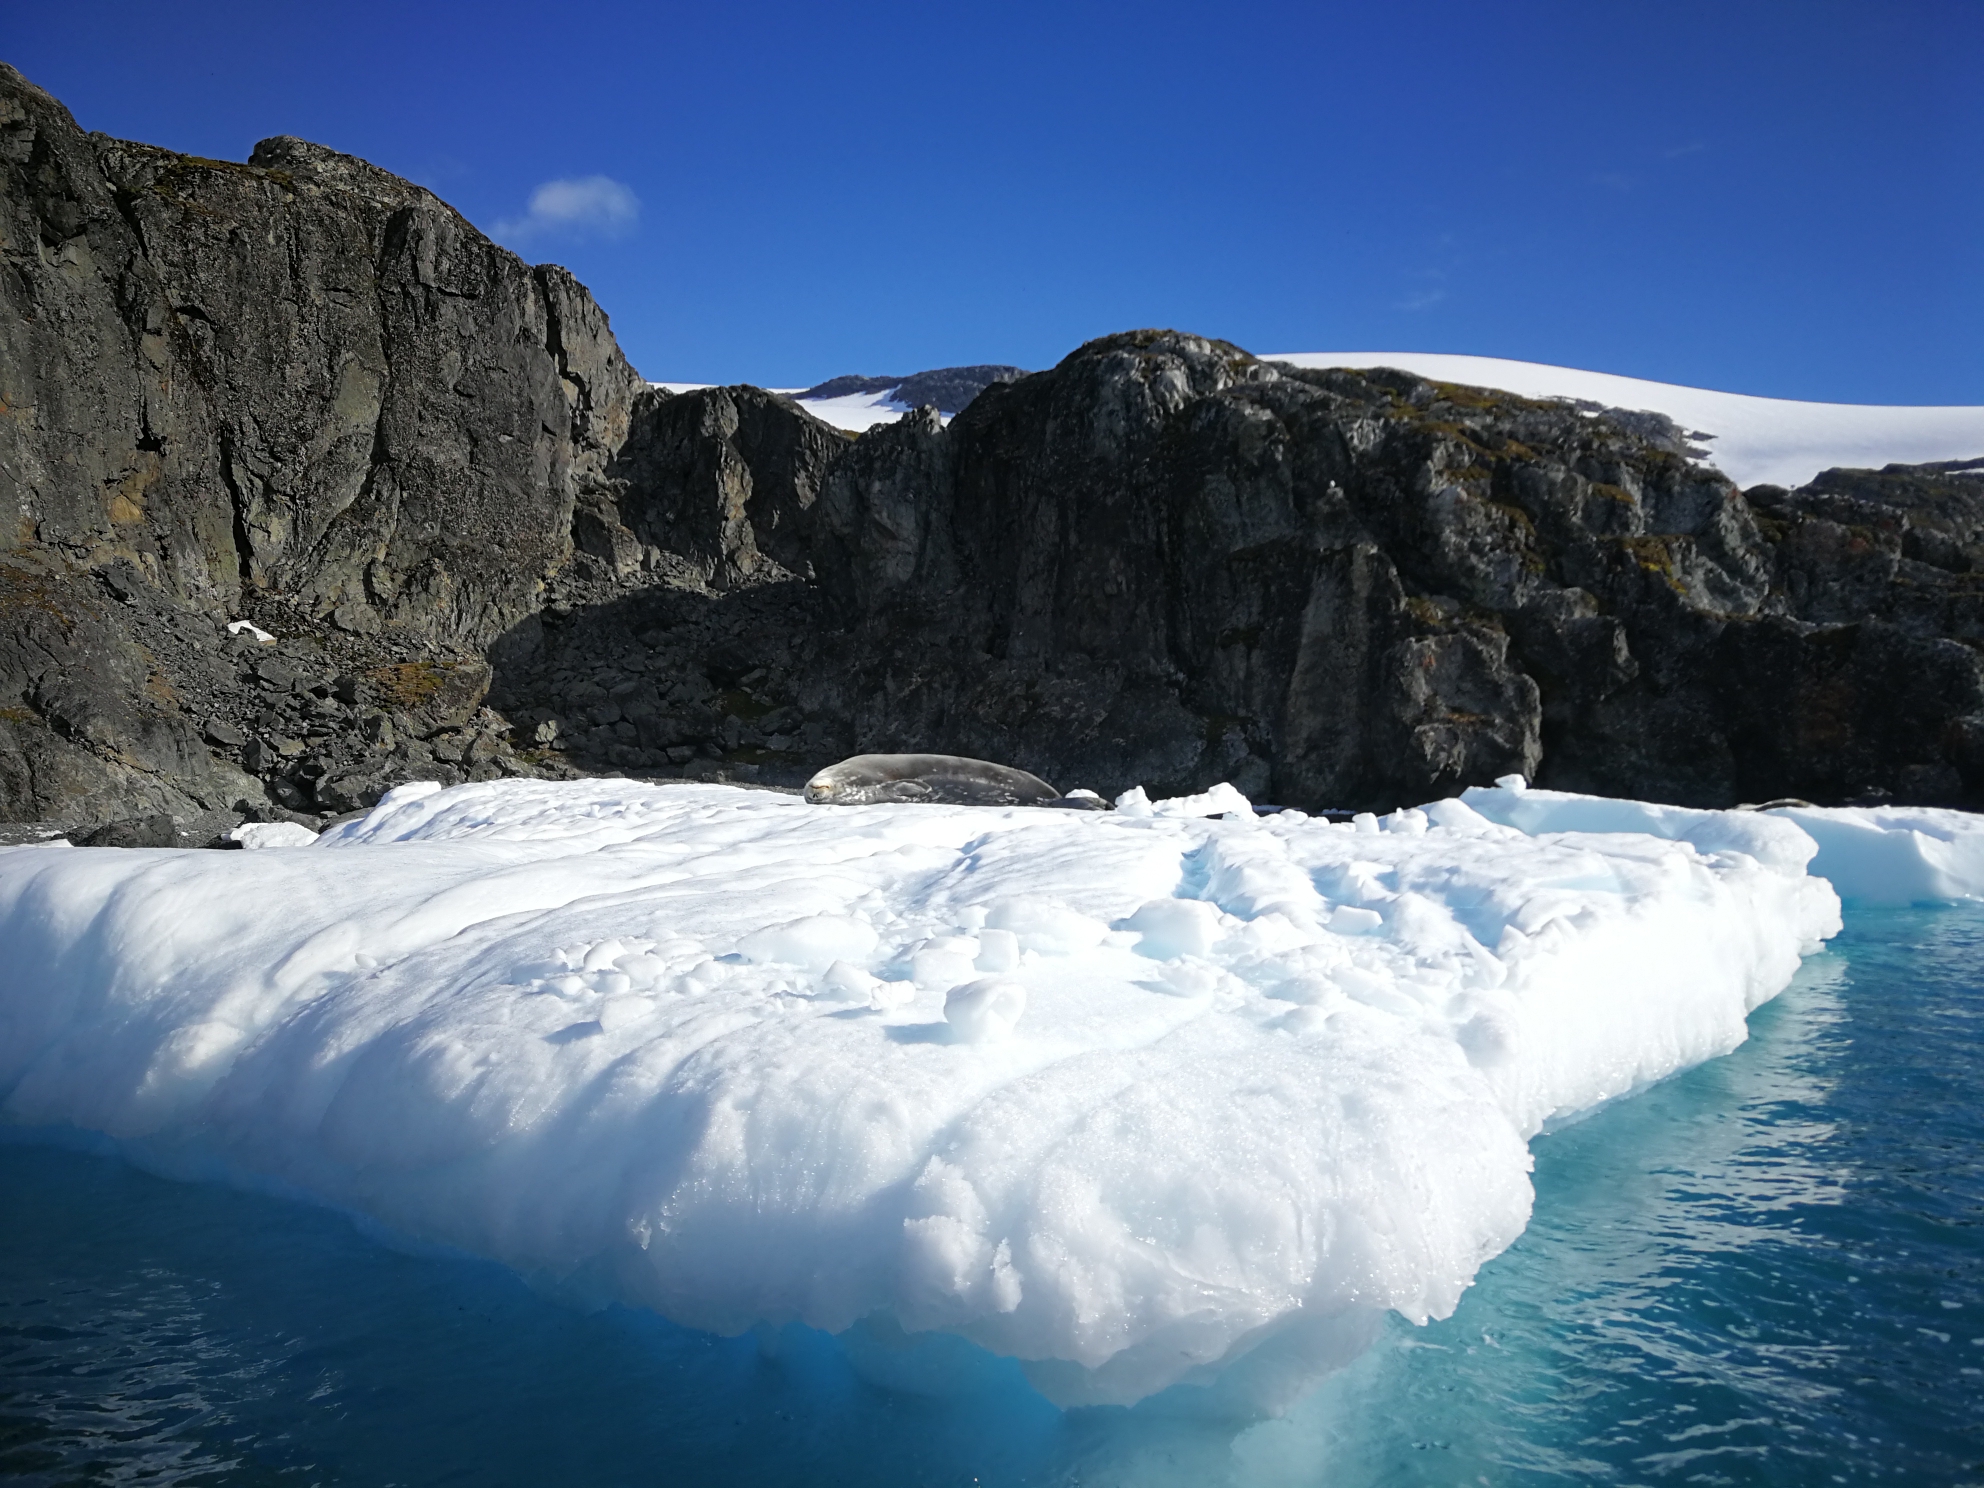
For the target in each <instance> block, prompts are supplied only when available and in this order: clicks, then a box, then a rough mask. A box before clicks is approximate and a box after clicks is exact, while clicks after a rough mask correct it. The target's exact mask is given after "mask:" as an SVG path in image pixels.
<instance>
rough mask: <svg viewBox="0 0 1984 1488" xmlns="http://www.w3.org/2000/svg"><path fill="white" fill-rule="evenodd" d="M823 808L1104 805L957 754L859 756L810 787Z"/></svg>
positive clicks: (835, 767) (818, 777)
mask: <svg viewBox="0 0 1984 1488" xmlns="http://www.w3.org/2000/svg"><path fill="white" fill-rule="evenodd" d="M806 799H807V800H809V801H812V802H814V803H815V804H818V805H832V806H869V805H873V804H875V803H876V802H881V801H918V802H926V803H929V804H932V805H945V806H1074V807H1081V808H1087V809H1093V807H1094V806H1096V805H1099V804H1100V803H1099V802H1092V801H1091V800H1089V799H1088V798H1086V797H1069V796H1063V795H1062V794H1061V793H1060V792H1059V791H1057V790H1056V789H1054V787H1053V786H1051V785H1049V784H1048V783H1047V782H1046V781H1044V780H1042V779H1041V778H1040V777H1039V776H1038V775H1029V774H1027V772H1026V771H1024V770H1015V769H1014V768H1013V767H1012V766H1011V765H995V764H993V763H991V762H990V761H989V760H975V759H965V758H964V757H963V756H962V755H956V754H857V755H855V756H854V758H853V759H844V760H842V761H841V762H840V763H839V764H837V765H829V766H828V767H827V768H826V769H824V770H822V771H821V772H820V773H819V774H817V775H815V776H814V777H813V778H812V779H811V780H809V781H807V782H806Z"/></svg>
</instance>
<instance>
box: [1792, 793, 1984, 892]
mask: <svg viewBox="0 0 1984 1488" xmlns="http://www.w3.org/2000/svg"><path fill="white" fill-rule="evenodd" d="M1770 815H1772V816H1779V817H1783V818H1784V819H1785V820H1786V821H1791V822H1796V823H1797V824H1798V826H1799V827H1800V828H1801V829H1803V831H1804V832H1805V833H1806V835H1808V836H1809V837H1811V839H1812V840H1813V841H1814V842H1816V843H1818V845H1819V855H1818V856H1817V857H1816V858H1814V859H1813V860H1812V872H1814V873H1818V874H1822V875H1823V876H1824V877H1826V878H1827V879H1829V880H1831V882H1832V886H1833V887H1834V888H1835V889H1837V890H1838V891H1839V895H1840V897H1841V898H1842V899H1846V900H1849V901H1851V902H1853V903H1856V904H1867V905H1895V904H1950V903H1956V902H1960V901H1964V900H1984V816H1978V815H1976V814H1975V813H1973V812H1969V811H1948V810H1943V809H1940V808H1937V807H1933V806H1880V807H1861V806H1837V807H1818V806H1791V807H1777V808H1774V809H1773V810H1772V811H1771V812H1770Z"/></svg>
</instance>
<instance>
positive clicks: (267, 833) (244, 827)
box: [227, 821, 317, 848]
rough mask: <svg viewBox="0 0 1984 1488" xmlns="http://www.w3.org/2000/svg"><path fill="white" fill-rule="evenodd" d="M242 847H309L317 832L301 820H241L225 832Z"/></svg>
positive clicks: (229, 839)
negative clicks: (236, 825) (240, 822)
mask: <svg viewBox="0 0 1984 1488" xmlns="http://www.w3.org/2000/svg"><path fill="white" fill-rule="evenodd" d="M227 840H228V841H229V842H238V843H240V844H241V846H243V847H254V848H260V847H309V846H310V845H311V844H313V843H314V842H316V840H317V834H316V833H315V832H313V831H311V830H310V828H308V827H306V826H304V825H303V824H302V823H301V822H286V821H276V822H243V823H242V824H241V825H240V826H238V827H236V828H234V829H233V830H232V831H230V832H229V833H228V834H227Z"/></svg>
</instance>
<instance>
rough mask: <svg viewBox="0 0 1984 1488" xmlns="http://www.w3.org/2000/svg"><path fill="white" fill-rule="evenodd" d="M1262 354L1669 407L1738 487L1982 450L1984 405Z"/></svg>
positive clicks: (1423, 357)
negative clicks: (1887, 403) (1910, 404)
mask: <svg viewBox="0 0 1984 1488" xmlns="http://www.w3.org/2000/svg"><path fill="white" fill-rule="evenodd" d="M1263 360H1264V361H1276V362H1292V363H1294V364H1295V365H1296V366H1298V367H1360V368H1361V367H1396V368H1398V369H1399V370H1400V371H1402V372H1411V373H1413V374H1415V375H1416V376H1419V377H1430V378H1433V379H1435V380H1436V381H1440V382H1458V383H1464V384H1467V385H1468V386H1471V387H1488V388H1499V389H1501V390H1502V391H1504V392H1510V393H1516V394H1518V395H1520V396H1522V397H1525V398H1585V399H1589V400H1591V401H1592V402H1594V403H1602V404H1604V405H1605V406H1606V407H1608V408H1625V409H1635V410H1637V409H1648V410H1651V411H1652V412H1655V413H1664V414H1666V415H1667V416H1668V417H1669V418H1671V419H1673V420H1674V421H1675V422H1676V423H1677V424H1679V425H1680V426H1681V427H1682V429H1683V430H1685V431H1696V430H1699V431H1700V432H1702V433H1705V434H1712V435H1714V436H1715V438H1714V442H1713V443H1712V444H1710V446H1709V450H1710V453H1709V456H1708V463H1710V464H1712V465H1714V466H1715V467H1716V468H1717V469H1718V470H1720V471H1722V472H1723V474H1725V475H1727V476H1728V477H1729V478H1730V479H1731V480H1733V481H1735V482H1736V484H1737V485H1739V486H1754V485H1761V484H1770V485H1779V486H1802V485H1804V484H1805V483H1806V482H1807V481H1809V480H1811V479H1812V477H1813V476H1815V475H1817V474H1818V473H1819V472H1820V471H1821V470H1826V469H1829V468H1831V467H1834V466H1848V467H1853V468H1860V469H1874V470H1878V469H1879V468H1880V467H1881V466H1883V465H1886V464H1888V463H1889V462H1891V461H1892V462H1898V463H1901V464H1909V465H1919V464H1925V463H1927V462H1930V461H1934V460H1971V459H1978V458H1984V408H1976V407H1946V408H1905V407H1883V406H1880V405H1876V404H1866V403H1799V402H1792V401H1789V400H1787V399H1782V398H1755V397H1751V396H1749V395H1747V394H1744V393H1717V392H1710V391H1708V390H1707V389H1705V388H1690V387H1676V386H1675V385H1673V384H1672V383H1665V382H1646V381H1643V380H1641V379H1640V378H1637V377H1617V376H1614V375H1612V374H1611V373H1609V372H1582V371H1578V370H1576V369H1574V368H1570V367H1550V366H1544V365H1542V364H1540V363H1536V362H1516V361H1508V360H1505V359H1504V358H1501V357H1478V356H1452V355H1446V354H1440V353H1431V352H1416V351H1308V352H1287V353H1280V354H1277V355H1275V356H1271V357H1264V358H1263Z"/></svg>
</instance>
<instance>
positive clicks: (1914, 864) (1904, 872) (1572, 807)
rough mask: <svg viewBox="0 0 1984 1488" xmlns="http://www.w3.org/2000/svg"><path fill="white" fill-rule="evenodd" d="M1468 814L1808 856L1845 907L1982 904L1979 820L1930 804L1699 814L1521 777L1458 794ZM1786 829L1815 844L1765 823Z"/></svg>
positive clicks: (1773, 861)
mask: <svg viewBox="0 0 1984 1488" xmlns="http://www.w3.org/2000/svg"><path fill="white" fill-rule="evenodd" d="M1461 800H1463V801H1465V802H1466V803H1467V804H1468V806H1470V807H1471V808H1472V809H1473V810H1475V811H1477V812H1479V813H1480V814H1481V815H1482V816H1484V817H1487V818H1488V819H1489V820H1490V821H1495V822H1500V823H1502V824H1503V825H1504V826H1510V827H1515V828H1516V829H1518V830H1519V831H1523V832H1531V833H1539V832H1645V833H1648V834H1650V835H1652V836H1655V837H1666V838H1670V839H1673V840H1676V841H1683V842H1689V843H1692V844H1693V845H1694V846H1695V847H1697V848H1699V849H1700V850H1701V851H1703V852H1724V851H1728V852H1743V853H1748V854H1750V855H1752V856H1754V857H1756V858H1758V859H1760V860H1761V861H1763V862H1765V863H1767V864H1770V865H1772V866H1774V867H1777V868H1780V869H1787V870H1788V869H1789V868H1791V867H1792V866H1793V863H1794V861H1795V862H1796V863H1800V864H1802V863H1805V862H1806V860H1807V859H1808V858H1809V860H1810V866H1809V868H1808V869H1807V871H1809V872H1810V873H1812V874H1814V875H1816V876H1818V877H1820V878H1823V879H1825V880H1827V881H1828V882H1829V883H1831V885H1832V886H1833V888H1834V890H1835V891H1836V892H1837V893H1838V894H1839V897H1840V898H1841V899H1842V900H1844V901H1845V902H1846V903H1848V904H1855V905H1865V906H1868V907H1875V906H1884V905H1886V906H1892V905H1902V904H1956V903H1961V902H1964V901H1969V900H1984V816H1979V815H1977V814H1976V813H1975V812H1970V811H1951V810H1948V809H1946V808H1943V807H1937V806H1881V807H1863V806H1780V807H1772V808H1770V809H1768V810H1766V811H1762V812H1757V811H1746V810H1739V811H1698V810H1695V809H1693V808H1690V807H1686V806H1656V805H1652V804H1650V803H1648V802H1645V801H1621V800H1615V799H1613V798H1611V797H1609V796H1584V795H1578V794H1576V793H1575V792H1571V791H1552V790H1536V789H1534V788H1532V787H1531V786H1529V785H1528V784H1527V783H1526V782H1525V781H1524V780H1523V778H1522V776H1520V775H1507V776H1504V777H1503V778H1502V779H1500V780H1498V781H1496V782H1495V786H1494V788H1493V789H1488V788H1485V787H1482V786H1473V787H1470V788H1469V789H1467V790H1465V791H1463V792H1462V793H1461ZM1774 821H1788V822H1791V823H1794V824H1795V825H1796V826H1797V827H1798V828H1799V829H1800V830H1801V831H1802V832H1803V833H1804V834H1805V836H1806V837H1807V838H1808V839H1810V842H1811V843H1813V844H1816V845H1817V848H1818V851H1817V853H1816V855H1814V854H1813V853H1812V852H1811V850H1810V848H1809V847H1807V846H1799V847H1797V848H1795V849H1793V848H1792V847H1791V841H1792V839H1789V838H1787V837H1785V836H1784V835H1783V833H1782V832H1780V831H1779V830H1778V828H1776V827H1775V826H1773V825H1772V824H1771V823H1772V822H1774Z"/></svg>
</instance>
